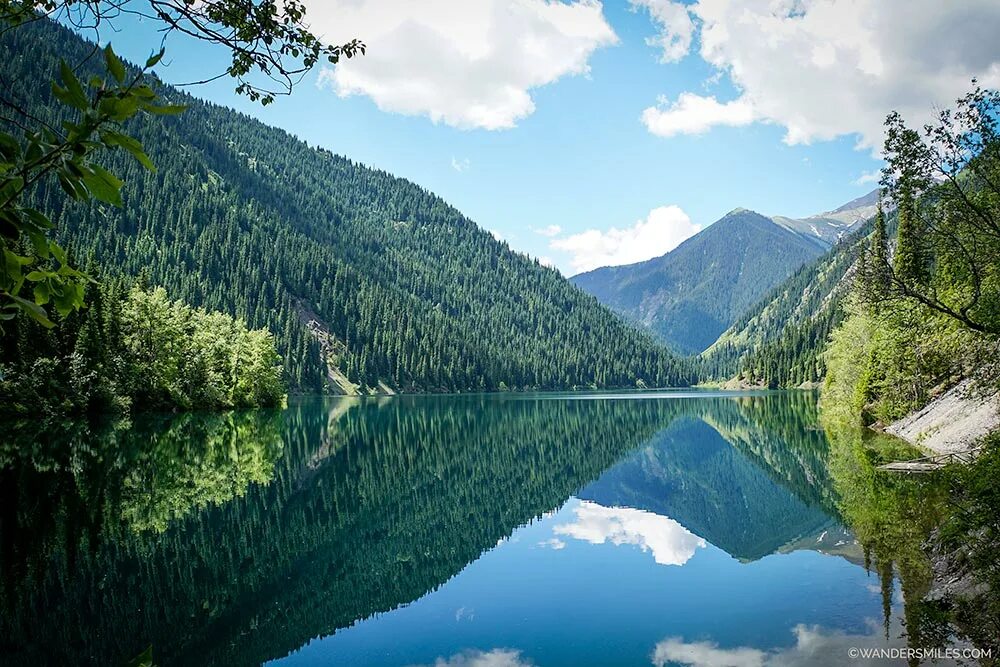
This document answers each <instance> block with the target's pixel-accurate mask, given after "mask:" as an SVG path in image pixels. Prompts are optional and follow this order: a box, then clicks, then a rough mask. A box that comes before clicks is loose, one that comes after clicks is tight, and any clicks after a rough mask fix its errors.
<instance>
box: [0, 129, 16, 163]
mask: <svg viewBox="0 0 1000 667" xmlns="http://www.w3.org/2000/svg"><path fill="white" fill-rule="evenodd" d="M20 155H21V144H19V143H18V142H17V140H16V139H14V137H12V136H11V135H9V134H7V133H6V132H0V156H3V158H4V159H5V160H16V159H17V158H18V157H19V156H20Z"/></svg>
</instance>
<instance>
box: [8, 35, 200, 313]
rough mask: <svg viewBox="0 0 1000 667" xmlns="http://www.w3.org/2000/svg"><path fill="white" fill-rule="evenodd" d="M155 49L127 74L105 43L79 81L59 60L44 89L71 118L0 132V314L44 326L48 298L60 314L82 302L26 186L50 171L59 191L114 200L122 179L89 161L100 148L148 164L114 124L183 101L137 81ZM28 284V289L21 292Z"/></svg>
mask: <svg viewBox="0 0 1000 667" xmlns="http://www.w3.org/2000/svg"><path fill="white" fill-rule="evenodd" d="M162 57H163V51H162V50H161V51H160V52H159V53H157V54H155V55H153V56H151V57H150V58H149V59H148V60H147V61H146V64H145V67H144V68H143V69H141V70H139V71H137V72H134V73H133V75H132V76H131V77H129V76H128V74H129V73H128V72H127V70H126V67H125V65H124V64H123V63H122V61H121V60H120V59H119V58H118V56H117V55H115V52H114V51H113V50H112V48H111V46H110V45H108V46H107V47H105V49H104V60H105V67H106V70H107V72H108V75H109V77H108V78H101V77H98V76H94V77H92V78H91V79H90V80H89V81H87V82H86V83H83V82H81V81H80V80H79V79H78V78H77V76H76V74H75V73H74V72H73V69H72V68H71V67H70V66H69V65H68V64H67V63H66V62H65V61H63V62H62V63H61V65H60V72H59V80H58V81H54V82H53V83H52V94H53V96H54V97H55V98H56V99H57V100H59V102H61V103H62V104H63V105H64V106H65V107H66V108H67V110H68V112H69V116H70V118H71V119H67V120H64V121H63V122H62V124H61V127H60V128H54V127H51V126H50V125H48V124H44V123H43V124H41V127H39V128H38V129H30V128H29V129H25V131H24V133H23V136H22V137H21V138H17V137H15V136H14V135H12V134H8V133H6V132H0V225H2V227H0V249H2V250H3V259H4V263H3V267H2V271H0V319H3V320H10V319H12V318H14V317H15V316H16V315H17V313H18V312H22V311H23V312H25V313H27V314H28V315H30V316H32V317H33V318H35V319H36V320H38V321H39V322H41V323H42V324H44V325H46V326H52V321H51V319H50V317H49V313H48V311H47V306H49V305H50V304H51V305H52V307H54V308H55V310H56V312H58V313H59V314H60V315H67V314H68V313H70V312H71V311H73V310H78V309H79V308H80V307H82V305H83V302H84V301H83V297H84V287H85V285H86V284H87V283H88V282H90V278H88V277H87V276H86V275H85V274H84V273H82V272H81V271H79V270H78V269H76V268H74V267H73V265H72V262H70V261H69V258H68V257H67V253H66V251H65V250H63V248H62V247H60V246H59V244H58V243H56V242H55V241H54V240H52V239H51V238H49V233H50V232H51V230H52V229H53V227H54V225H53V223H52V221H51V220H50V219H49V218H48V217H47V216H46V215H45V214H44V213H42V212H41V211H39V210H37V209H35V208H32V207H30V206H26V205H24V203H23V199H24V196H25V194H26V193H28V192H30V191H31V189H32V188H33V187H35V186H36V185H37V184H39V183H40V182H41V181H43V180H44V179H46V178H48V177H50V176H54V177H55V178H57V179H58V182H59V184H60V185H61V186H62V189H63V190H64V191H65V192H66V194H67V195H68V196H69V197H70V198H72V199H74V200H77V201H89V200H91V199H95V200H97V201H100V202H104V203H106V204H110V205H113V206H121V205H122V197H121V188H122V185H123V183H122V181H121V180H120V179H119V178H118V177H117V176H115V175H114V174H112V173H111V172H109V171H108V170H107V169H105V168H104V167H102V166H101V165H100V164H98V163H97V162H95V161H94V156H95V154H96V153H97V152H98V151H99V150H100V149H119V148H120V149H123V150H125V151H128V152H129V153H131V154H132V155H133V156H134V157H135V159H136V160H138V161H139V162H140V163H141V164H142V165H143V166H144V167H145V168H147V169H154V167H153V163H152V161H151V160H150V159H149V157H148V156H147V155H146V154H145V152H143V149H142V145H141V144H140V143H139V142H138V141H136V140H135V139H133V138H132V137H130V136H128V135H127V134H125V133H124V132H122V124H123V123H124V122H125V121H127V120H128V119H130V118H132V117H133V116H136V115H137V114H140V113H152V114H176V113H180V112H181V111H183V110H184V107H183V106H177V105H169V104H160V103H158V100H157V96H156V93H155V92H154V91H153V89H152V88H150V87H149V86H148V85H146V84H144V83H142V80H143V76H144V74H145V73H146V72H147V71H148V70H150V69H151V68H153V67H154V66H155V65H156V64H157V63H158V62H159V61H160V59H161V58H162ZM29 286H30V288H31V297H30V298H26V297H25V292H27V290H28V287H29Z"/></svg>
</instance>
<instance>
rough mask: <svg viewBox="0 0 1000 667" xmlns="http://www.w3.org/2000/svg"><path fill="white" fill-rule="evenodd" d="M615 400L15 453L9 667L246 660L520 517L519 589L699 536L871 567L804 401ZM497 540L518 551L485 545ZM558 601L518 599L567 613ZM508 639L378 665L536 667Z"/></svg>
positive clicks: (396, 586)
mask: <svg viewBox="0 0 1000 667" xmlns="http://www.w3.org/2000/svg"><path fill="white" fill-rule="evenodd" d="M628 399H629V400H614V399H610V400H609V399H606V400H577V399H576V398H559V397H555V398H549V397H525V396H507V397H451V398H432V397H420V398H396V399H391V400H361V399H343V400H328V401H320V400H312V401H301V402H298V403H295V404H293V405H292V406H291V407H290V408H289V409H288V410H286V411H284V412H282V413H233V414H230V415H225V416H221V417H219V416H216V417H207V416H187V417H184V418H179V419H163V420H160V421H155V420H154V421H150V422H148V423H142V424H135V425H132V426H131V427H127V428H123V427H109V428H105V429H91V430H87V429H86V428H83V427H78V426H74V427H72V428H67V429H65V433H64V434H63V436H65V437H63V436H60V437H59V438H54V437H52V436H46V438H45V439H41V438H36V439H35V440H33V441H31V443H30V447H25V446H24V440H23V439H22V440H21V442H20V444H17V445H16V446H14V443H10V442H8V444H7V446H4V447H2V448H0V452H2V453H3V456H4V457H5V458H3V459H2V461H3V464H4V466H5V467H4V470H3V472H2V473H0V474H2V475H3V479H2V487H0V488H2V491H0V493H3V495H4V497H3V508H4V509H3V514H2V516H0V539H2V544H3V551H2V555H0V557H2V558H3V561H2V564H3V568H2V570H3V575H2V584H0V590H2V595H3V600H2V603H3V605H4V607H3V608H4V612H5V613H3V614H2V615H0V637H3V638H5V639H3V640H0V641H3V642H4V643H3V644H2V645H0V651H2V654H3V657H4V662H5V663H7V662H9V663H10V664H29V663H33V664H58V663H72V664H79V663H85V664H86V663H89V664H118V663H120V662H121V661H122V660H123V659H125V658H127V657H129V656H132V655H136V654H138V653H139V652H141V651H142V650H143V649H144V648H145V647H146V646H147V645H148V644H150V643H152V644H153V646H154V647H155V653H154V654H155V657H156V662H157V664H161V665H172V664H184V665H192V664H205V665H212V664H225V665H244V664H245V665H253V664H259V663H261V662H263V661H266V660H270V659H274V658H280V657H282V656H285V655H287V654H288V653H289V652H291V651H294V650H295V649H297V648H298V647H300V646H302V645H304V644H306V643H307V642H309V641H310V640H311V639H313V638H315V637H322V636H328V635H333V634H335V633H336V635H337V636H338V637H340V636H341V634H342V633H346V632H347V631H346V630H344V629H346V628H351V632H355V631H357V632H361V631H362V630H364V628H366V627H369V626H368V625H367V624H365V623H359V621H362V620H364V619H370V618H372V617H375V618H374V619H373V622H375V621H379V622H380V621H381V619H389V618H390V617H391V616H392V615H391V614H389V615H385V616H381V617H380V616H378V615H379V614H380V613H383V612H388V611H390V610H393V609H397V608H399V607H400V606H401V605H407V604H409V603H412V602H413V601H415V600H418V599H420V600H426V599H428V598H429V597H433V596H428V593H430V592H432V591H436V590H438V589H440V588H441V587H442V586H443V585H444V584H445V583H446V582H449V581H450V580H452V579H453V578H454V577H455V576H456V574H458V573H460V572H462V571H463V569H465V568H466V567H467V566H468V565H469V564H470V563H473V562H476V561H477V559H480V557H481V556H482V555H483V554H484V552H490V550H493V549H494V547H496V545H497V544H498V543H501V542H503V541H504V540H506V538H508V537H509V536H511V534H512V533H513V532H514V531H515V530H518V527H519V526H525V525H528V526H529V528H530V529H531V530H532V531H534V532H533V533H532V537H531V542H530V547H531V549H530V550H523V551H517V553H521V554H523V558H524V561H523V562H522V563H520V565H519V567H520V568H521V569H519V570H517V574H518V575H519V576H521V577H522V578H523V579H524V581H526V582H532V581H536V580H537V581H543V580H544V581H549V580H552V581H555V580H554V579H551V578H552V577H556V578H557V579H558V576H559V573H558V572H557V571H556V572H552V571H548V570H543V569H542V568H543V565H542V564H541V561H540V560H539V559H540V558H541V556H540V555H541V554H550V555H551V556H552V557H554V558H560V557H563V556H565V557H572V558H574V559H575V560H574V561H573V562H574V563H577V562H585V560H581V554H582V553H583V552H581V551H579V548H589V549H599V548H601V547H602V545H603V546H604V547H609V548H612V549H619V551H620V552H621V556H622V557H623V558H624V557H627V556H628V554H627V552H628V551H629V550H635V551H640V552H641V551H646V555H645V556H644V558H645V559H646V560H647V562H649V563H650V564H651V565H653V566H654V567H659V568H660V569H661V570H673V571H675V572H678V573H679V572H681V571H685V570H688V569H689V568H691V567H692V564H694V563H696V562H697V561H698V559H699V556H698V555H697V554H698V553H699V552H708V551H709V550H710V549H709V545H714V546H715V547H718V548H721V549H723V550H724V551H725V552H726V553H727V554H729V555H730V556H732V557H735V558H737V559H739V560H740V561H743V562H751V561H757V560H759V559H761V558H762V557H763V556H765V555H767V554H770V553H774V552H790V551H796V550H802V549H805V550H817V551H836V552H838V553H840V554H841V555H844V556H846V557H848V558H850V559H852V560H854V561H857V562H860V561H861V560H862V558H861V556H860V553H853V552H852V549H853V548H854V542H853V539H851V537H850V534H849V533H846V532H845V531H844V530H843V528H842V527H841V526H840V524H839V521H838V505H837V502H838V500H837V496H836V494H835V492H834V491H833V488H834V484H833V483H832V481H831V479H830V477H829V472H828V467H827V458H828V452H829V449H828V445H827V441H826V439H825V438H824V435H823V433H822V432H821V431H819V430H817V429H816V427H815V425H816V422H817V419H816V408H815V401H814V399H813V398H812V397H811V396H810V395H807V394H781V395H767V396H756V397H744V398H738V399H734V398H721V397H698V398H691V397H685V398H683V399H676V400H646V399H636V397H635V396H634V395H630V396H628ZM572 497H576V498H579V499H580V500H579V501H572V502H571V504H570V505H568V506H566V507H563V506H564V503H566V501H567V499H568V498H572ZM559 508H563V509H562V510H560V511H561V513H560V514H558V515H556V516H551V515H550V513H552V512H553V511H555V510H559ZM543 516H549V518H548V519H542V520H539V517H543ZM533 521H534V522H535V524H532V522H533ZM546 522H549V523H546ZM532 526H534V527H532ZM535 533H537V535H536V534H535ZM36 535H37V536H39V537H38V538H37V539H36V538H35V537H34V536H36ZM614 545H619V546H614ZM508 547H511V548H520V545H513V544H510V545H506V544H505V545H504V547H502V548H501V549H499V550H496V551H500V550H502V549H506V548H508ZM602 553H603V552H602ZM490 555H491V554H489V553H488V554H487V556H490ZM650 556H651V558H650ZM519 557H520V556H519ZM727 557H728V556H727ZM711 558H712V559H714V558H715V556H711ZM488 560H489V559H488V558H486V557H484V558H483V559H482V561H483V566H484V567H486V566H487V565H488V563H487V561H488ZM542 560H544V559H542ZM713 562H714V561H713ZM798 562H799V561H796V563H798ZM802 562H805V561H802ZM812 562H813V561H811V560H810V561H808V564H809V567H813V565H812ZM842 562H846V561H842ZM685 563H687V564H686V565H685V567H683V568H677V567H674V568H662V567H661V566H662V565H682V564H685ZM476 565H477V566H478V565H480V563H478V562H477V563H476ZM544 567H549V566H548V565H545V566H544ZM850 567H854V566H850ZM855 569H857V568H855ZM505 572H507V571H505ZM565 572H573V573H574V574H575V572H576V571H575V570H572V568H566V569H565ZM616 572H617V571H615V570H610V571H609V570H605V571H599V574H595V576H596V577H598V580H600V577H610V576H611V575H612V574H616ZM838 572H839V571H837V572H833V571H832V570H831V571H830V573H828V576H830V577H834V576H840V575H839V574H838ZM508 574H509V572H508ZM618 574H621V573H620V572H618ZM470 576H471V575H470ZM616 576H617V575H616ZM644 576H645V575H644ZM671 576H673V575H671ZM691 576H693V575H691ZM698 576H703V575H698ZM727 576H728V575H727ZM771 576H772V575H771V574H767V577H771ZM824 576H827V575H824ZM475 581H479V580H478V579H476V580H475ZM495 581H496V577H492V578H491V577H487V578H486V579H484V580H483V582H485V583H481V584H477V585H482V586H494V585H498V584H495V583H494V582H495ZM685 581H687V582H688V583H685ZM720 581H726V579H725V578H724V577H722V578H720ZM765 582H766V579H761V581H760V585H764V583H765ZM587 583H589V582H577V585H578V586H584V587H585V586H586V584H587ZM635 583H636V585H638V583H639V582H635ZM689 585H690V586H694V589H697V588H698V586H697V585H695V584H694V580H693V579H692V580H680V579H678V580H677V581H676V582H675V586H676V587H677V588H678V589H679V590H682V589H684V587H685V586H689ZM720 585H721V584H720ZM594 587H595V589H596V588H598V586H597V582H595V585H594ZM694 589H692V590H694ZM752 589H754V588H753V586H751V587H749V588H748V590H752ZM497 594H499V595H500V596H502V595H503V591H502V590H501V591H498V592H497ZM747 594H749V593H747ZM705 595H706V597H705V599H704V603H705V604H714V603H715V602H713V599H712V598H710V597H708V594H707V593H706V594H705ZM845 595H846V594H845ZM866 595H867V593H866ZM494 597H496V595H494ZM551 597H552V599H551V600H547V599H542V596H541V594H540V595H539V598H538V599H529V600H525V601H524V602H526V603H530V604H533V605H535V606H536V607H537V608H539V609H541V608H544V607H546V606H547V605H552V604H560V603H561V601H560V600H559V599H558V598H559V597H560V596H559V595H556V594H553V595H552V596H551ZM845 599H846V598H845ZM831 600H834V601H837V603H838V604H839V603H840V602H839V601H840V600H841V597H838V596H833V597H831ZM852 604H854V603H852ZM857 605H858V606H859V608H862V607H863V608H867V607H866V605H867V603H866V602H858V603H857ZM418 607H419V606H418V605H413V606H412V607H411V610H412V611H413V613H414V614H415V613H417V612H419V608H418ZM408 611H410V610H408ZM485 613H486V612H485V611H484V612H480V611H479V610H478V609H477V608H476V605H471V604H470V605H465V604H455V605H454V606H452V607H450V608H449V609H448V610H447V617H448V619H449V622H454V623H459V622H462V623H465V624H466V625H469V626H470V627H473V628H481V627H483V622H482V621H481V620H480V619H482V618H483V616H482V614H485ZM588 613H595V614H596V613H598V612H597V611H593V612H588ZM764 613H767V610H766V609H764ZM775 613H776V614H778V615H781V614H783V613H785V612H775ZM720 619H721V617H720ZM470 622H471V624H470ZM855 622H856V623H862V621H861V620H860V619H855ZM376 625H378V623H375V625H373V626H371V627H373V628H375V626H376ZM352 626H353V627H352ZM492 627H493V630H494V631H495V632H497V633H501V632H500V631H501V628H500V627H499V626H497V625H495V624H494V625H493V626H492ZM511 627H514V626H511ZM785 627H786V629H787V627H789V626H785ZM338 631H340V632H338ZM511 631H512V632H513V630H511ZM414 632H415V633H416V634H415V635H414V636H415V637H417V638H418V639H417V640H415V641H424V642H425V643H428V642H427V641H425V640H426V639H427V637H428V632H429V631H428V630H426V629H424V630H423V631H422V632H423V634H420V633H418V632H416V630H415V631H414ZM630 632H632V631H631V629H629V628H624V627H610V628H608V634H607V638H608V639H609V640H610V639H612V638H618V639H621V640H623V641H632V640H630V639H628V637H629V636H630ZM644 632H645V634H644V636H643V638H640V637H639V636H638V634H636V636H635V637H634V641H635V643H636V646H640V645H641V647H640V648H639V649H637V650H639V652H640V653H641V654H642V655H644V656H645V658H644V661H645V662H646V663H647V664H648V657H649V655H650V651H651V650H652V649H651V647H652V645H653V644H654V643H655V641H656V639H657V638H661V637H663V636H664V635H663V634H662V633H661V634H656V633H657V632H659V631H654V630H652V629H650V630H648V631H645V630H644ZM636 633H638V631H636ZM501 634H502V633H501ZM704 635H705V631H703V632H702V634H701V636H702V637H703V636H704ZM345 636H346V637H348V639H349V638H350V637H351V636H355V635H345ZM647 636H648V637H652V638H653V639H652V640H647V639H646V638H645V637H647ZM421 637H422V638H423V639H420V638H421ZM444 637H446V635H442V638H441V641H448V642H457V641H459V640H458V639H457V638H456V639H447V640H446V639H444ZM640 639H641V641H640ZM345 641H347V640H346V639H345ZM428 641H429V640H428ZM477 646H478V648H476V647H477ZM508 646H519V645H518V644H517V643H516V642H513V641H512V642H510V643H499V644H498V643H492V644H490V643H488V642H487V640H486V638H485V637H482V636H478V641H477V643H469V644H453V645H451V647H450V649H449V650H442V651H439V652H436V653H431V654H429V655H427V656H424V657H420V656H415V655H402V654H400V656H401V657H400V659H399V660H397V661H396V662H392V661H390V660H389V659H387V658H384V657H383V658H380V659H378V660H376V659H374V658H373V659H372V662H373V663H375V662H378V663H380V664H407V663H414V664H418V663H421V662H423V663H425V664H434V661H435V660H437V659H438V658H440V659H441V660H442V661H444V662H442V663H440V664H445V665H450V664H456V665H459V664H522V663H527V662H530V661H531V660H532V657H531V656H530V654H528V653H526V652H524V653H518V652H517V650H515V649H512V648H505V647H508ZM494 647H496V648H494ZM428 650H430V649H429V648H428ZM522 650H523V649H522ZM503 660H507V661H508V662H506V663H505V662H503ZM539 662H541V661H539Z"/></svg>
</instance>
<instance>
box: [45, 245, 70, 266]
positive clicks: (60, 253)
mask: <svg viewBox="0 0 1000 667" xmlns="http://www.w3.org/2000/svg"><path fill="white" fill-rule="evenodd" d="M49 250H50V251H51V252H52V256H53V257H55V258H56V261H57V262H59V263H60V264H65V263H66V251H65V250H63V249H62V246H60V245H59V244H58V243H56V242H55V241H53V242H52V243H50V244H49Z"/></svg>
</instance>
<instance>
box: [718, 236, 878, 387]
mask: <svg viewBox="0 0 1000 667" xmlns="http://www.w3.org/2000/svg"><path fill="white" fill-rule="evenodd" d="M890 224H894V223H893V218H891V217H890ZM871 229H872V225H871V220H867V221H866V222H864V223H862V224H861V225H860V226H858V227H857V228H856V229H854V230H853V231H852V232H850V233H849V234H848V235H847V236H845V237H844V238H843V239H842V241H841V242H840V243H839V244H837V245H835V246H834V247H833V248H831V249H830V250H829V251H827V252H826V253H825V254H823V255H822V256H820V257H818V258H817V259H815V260H813V261H812V262H810V263H808V264H806V265H805V266H803V267H802V268H800V269H799V270H798V271H796V272H795V273H794V274H793V275H792V276H791V277H790V278H788V280H786V281H784V282H783V283H781V284H780V285H778V286H777V287H775V288H773V289H772V290H771V291H770V292H769V293H768V294H767V295H765V297H764V298H762V299H761V300H760V301H759V302H758V303H757V304H755V305H754V306H753V307H752V308H750V309H749V310H747V312H745V313H744V314H743V315H742V316H741V317H740V318H739V319H738V320H737V321H736V322H734V323H733V325H732V326H731V327H729V329H727V330H726V331H725V332H723V334H722V335H721V336H719V339H718V340H717V341H716V342H715V343H714V344H712V346H711V347H709V348H708V349H707V350H705V351H704V352H703V353H702V354H701V355H700V361H701V364H702V368H701V377H702V379H715V380H726V379H729V378H732V377H734V376H738V377H739V378H740V379H742V380H744V381H746V382H748V383H750V384H765V385H767V386H771V387H779V386H782V387H788V386H798V385H801V384H803V383H815V382H818V381H820V380H821V379H822V378H823V376H824V374H825V365H824V362H823V359H822V355H821V352H822V350H823V348H824V347H825V345H826V341H827V338H828V337H829V335H830V332H831V331H833V329H834V328H835V327H836V326H837V325H838V324H839V323H840V322H841V320H842V319H843V311H842V309H841V302H842V300H843V297H844V295H845V294H846V292H847V287H848V285H849V282H850V281H849V278H850V276H851V272H852V268H853V267H854V265H855V262H856V260H857V257H858V253H859V252H860V250H861V243H862V242H863V241H864V239H865V238H866V237H867V236H868V234H869V233H870V232H871Z"/></svg>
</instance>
